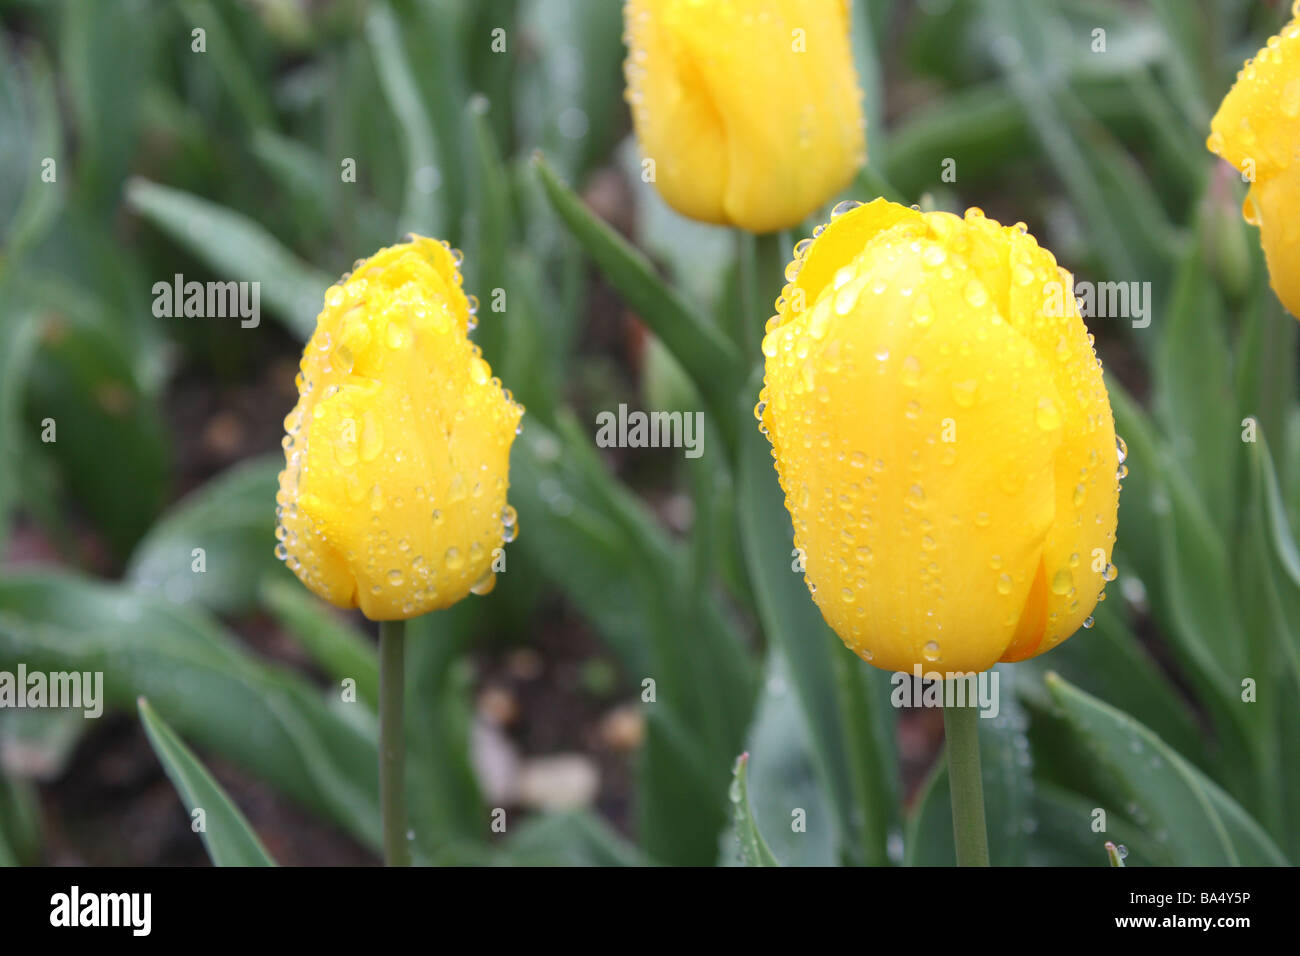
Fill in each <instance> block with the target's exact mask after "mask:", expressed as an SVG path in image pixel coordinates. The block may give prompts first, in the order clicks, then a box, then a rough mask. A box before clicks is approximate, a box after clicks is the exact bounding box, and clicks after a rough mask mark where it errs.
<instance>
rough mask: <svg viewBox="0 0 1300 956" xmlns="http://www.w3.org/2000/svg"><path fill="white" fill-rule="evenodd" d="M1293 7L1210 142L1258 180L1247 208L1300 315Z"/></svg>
mask: <svg viewBox="0 0 1300 956" xmlns="http://www.w3.org/2000/svg"><path fill="white" fill-rule="evenodd" d="M1293 14H1295V16H1296V19H1293V20H1292V21H1291V22H1290V23H1288V24H1287V25H1286V26H1285V27H1284V28H1283V30H1282V32H1281V33H1280V34H1278V35H1277V36H1275V37H1272V38H1271V39H1270V40H1269V41H1268V43H1267V45H1266V46H1265V47H1264V48H1263V49H1262V50H1260V51H1259V53H1257V54H1256V55H1255V58H1254V59H1252V60H1247V61H1246V64H1245V66H1243V67H1242V69H1241V71H1240V72H1239V73H1238V74H1237V82H1236V83H1234V84H1233V86H1232V89H1231V90H1229V91H1228V95H1227V96H1225V97H1224V98H1223V102H1222V103H1221V104H1219V111H1218V112H1217V113H1215V114H1214V119H1213V120H1212V121H1211V123H1210V136H1209V139H1207V140H1206V143H1205V145H1206V146H1207V147H1208V148H1209V150H1210V152H1212V153H1215V154H1217V155H1219V156H1221V157H1223V158H1224V159H1226V160H1227V161H1228V162H1229V163H1231V164H1232V165H1233V166H1234V167H1236V169H1237V171H1238V172H1239V173H1240V174H1241V175H1242V178H1243V179H1244V180H1245V181H1246V182H1248V183H1250V188H1249V191H1248V192H1247V193H1246V201H1245V203H1244V204H1243V205H1242V214H1243V215H1244V216H1245V219H1246V221H1247V222H1248V223H1250V224H1251V225H1255V226H1259V235H1260V243H1261V244H1262V245H1263V247H1264V258H1265V259H1267V260H1268V273H1269V278H1270V281H1271V283H1272V286H1273V291H1274V292H1276V293H1277V297H1278V298H1279V299H1281V300H1282V304H1283V305H1285V306H1286V308H1287V310H1288V311H1290V312H1291V314H1292V315H1296V316H1300V229H1297V228H1296V226H1295V220H1296V215H1297V210H1300V163H1297V162H1296V146H1295V144H1296V137H1297V134H1300V3H1297V4H1296V6H1295V7H1294V8H1293Z"/></svg>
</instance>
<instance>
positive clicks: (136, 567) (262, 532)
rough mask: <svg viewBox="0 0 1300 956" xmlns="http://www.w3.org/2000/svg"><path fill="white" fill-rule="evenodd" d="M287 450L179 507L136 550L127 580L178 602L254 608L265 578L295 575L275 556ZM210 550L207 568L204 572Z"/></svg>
mask: <svg viewBox="0 0 1300 956" xmlns="http://www.w3.org/2000/svg"><path fill="white" fill-rule="evenodd" d="M283 467H284V458H283V456H281V455H267V456H265V457H262V458H254V459H251V460H248V461H244V462H241V463H240V464H238V465H236V466H235V467H233V468H231V469H230V470H229V471H226V472H224V473H222V474H220V475H218V476H217V477H216V478H214V479H212V480H211V481H209V482H208V483H207V484H205V485H202V486H201V487H200V488H198V489H197V490H195V491H194V492H192V493H191V494H189V495H188V496H186V497H185V498H184V499H182V500H181V501H180V502H179V503H178V504H176V505H174V506H173V507H172V508H171V510H170V511H168V512H167V514H166V515H164V516H163V517H162V519H161V520H159V521H158V522H157V523H156V524H155V525H154V526H153V527H152V528H150V529H149V533H148V534H147V535H146V536H145V537H144V539H143V540H142V541H141V542H140V544H139V545H138V546H137V547H136V549H135V551H134V553H133V554H132V555H131V560H130V563H129V564H128V566H127V570H126V579H127V581H128V582H129V583H131V584H132V585H134V586H135V587H137V588H139V589H140V590H141V591H144V592H146V593H150V594H158V595H159V596H161V597H163V598H165V599H167V600H168V601H171V602H173V603H175V604H188V603H191V602H193V603H196V604H201V605H204V606H205V607H207V608H209V609H211V610H213V611H219V612H238V611H247V610H248V609H250V608H252V607H253V606H254V605H255V604H256V603H257V593H258V588H259V587H260V585H261V582H262V579H263V578H264V577H265V576H267V575H268V574H270V575H276V576H277V577H280V578H281V579H282V580H285V581H288V580H289V575H288V574H287V573H286V572H285V571H284V570H282V569H281V567H280V562H279V561H277V560H276V558H275V553H274V549H275V534H274V532H275V495H276V490H277V488H278V481H277V479H278V476H279V472H280V470H281V469H282V468H283ZM200 548H201V549H202V551H203V554H202V565H201V567H202V568H203V570H202V571H198V570H196V566H198V565H196V562H198V561H199V556H197V555H195V554H194V551H195V550H196V549H200Z"/></svg>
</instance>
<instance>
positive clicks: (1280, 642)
mask: <svg viewBox="0 0 1300 956" xmlns="http://www.w3.org/2000/svg"><path fill="white" fill-rule="evenodd" d="M1250 464H1251V472H1252V478H1253V481H1254V487H1255V497H1254V504H1255V506H1254V509H1253V512H1252V514H1251V516H1250V520H1252V521H1254V522H1255V523H1256V525H1257V526H1258V527H1259V528H1260V529H1262V531H1263V540H1264V542H1266V544H1267V546H1268V549H1269V557H1270V558H1271V561H1269V562H1268V563H1267V564H1265V566H1264V567H1263V568H1262V569H1261V571H1262V572H1263V573H1264V574H1267V575H1269V576H1270V577H1271V578H1272V583H1273V587H1274V588H1275V589H1276V592H1275V597H1274V599H1275V601H1276V602H1277V604H1276V605H1275V606H1274V607H1273V608H1271V610H1272V612H1273V613H1272V614H1271V624H1272V627H1271V632H1272V634H1271V642H1272V645H1273V646H1274V647H1277V648H1281V654H1280V656H1281V657H1282V658H1283V659H1285V660H1286V661H1287V662H1288V663H1289V664H1290V665H1291V667H1292V669H1293V672H1294V674H1295V677H1296V680H1298V681H1300V631H1298V630H1297V627H1296V621H1297V619H1300V548H1298V547H1297V546H1296V541H1295V535H1294V532H1293V531H1292V529H1291V521H1290V519H1289V518H1288V517H1287V512H1286V504H1285V502H1284V501H1283V500H1282V492H1281V489H1280V488H1279V485H1278V479H1277V471H1276V470H1275V469H1274V467H1273V457H1272V455H1271V454H1270V453H1269V447H1268V444H1267V442H1266V441H1265V440H1264V439H1262V438H1261V439H1260V440H1259V441H1258V442H1256V443H1255V444H1254V447H1253V448H1252V449H1251V452H1250ZM1260 663H1265V664H1266V663H1271V662H1260Z"/></svg>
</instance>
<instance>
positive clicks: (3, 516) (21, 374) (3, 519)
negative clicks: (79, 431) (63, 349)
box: [0, 313, 40, 554]
mask: <svg viewBox="0 0 1300 956" xmlns="http://www.w3.org/2000/svg"><path fill="white" fill-rule="evenodd" d="M39 330H40V324H39V322H38V321H37V318H36V315H35V314H33V313H26V314H19V315H12V316H10V317H9V318H8V319H6V321H5V322H3V323H0V554H3V553H4V549H5V546H6V544H7V543H8V539H9V522H10V520H11V519H12V517H13V510H14V508H15V507H16V506H17V505H18V503H19V501H20V498H21V474H20V472H19V463H20V462H21V461H22V457H23V445H24V443H25V442H24V439H25V435H24V430H23V397H24V394H25V390H24V387H25V386H26V384H27V373H28V369H29V368H30V367H31V363H32V359H33V358H34V356H35V355H36V347H37V342H38V333H39Z"/></svg>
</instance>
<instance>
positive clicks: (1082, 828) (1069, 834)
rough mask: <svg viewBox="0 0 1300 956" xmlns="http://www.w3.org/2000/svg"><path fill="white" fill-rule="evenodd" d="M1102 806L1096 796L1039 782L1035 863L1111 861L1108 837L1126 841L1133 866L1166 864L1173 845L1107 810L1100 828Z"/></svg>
mask: <svg viewBox="0 0 1300 956" xmlns="http://www.w3.org/2000/svg"><path fill="white" fill-rule="evenodd" d="M1098 809H1102V810H1104V809H1105V808H1104V807H1098V806H1096V804H1095V802H1094V801H1092V800H1088V799H1085V798H1083V797H1080V796H1078V795H1077V794H1073V793H1070V792H1069V791H1068V790H1062V789H1060V788H1059V787H1053V786H1051V785H1050V784H1041V783H1040V784H1037V785H1036V786H1035V788H1034V811H1033V817H1034V819H1035V820H1037V821H1038V828H1037V829H1036V830H1035V832H1034V835H1033V837H1032V838H1031V839H1030V843H1029V856H1028V858H1027V860H1026V862H1027V863H1028V864H1029V865H1030V866H1106V865H1108V864H1107V857H1106V849H1105V844H1106V842H1107V841H1110V842H1112V843H1116V844H1118V845H1119V846H1122V847H1124V849H1125V850H1126V851H1127V854H1128V855H1127V856H1125V857H1124V859H1125V861H1126V865H1128V866H1167V865H1168V864H1169V856H1168V851H1167V849H1166V848H1165V847H1163V846H1161V845H1159V844H1158V843H1156V841H1155V840H1153V839H1152V838H1151V837H1149V836H1147V835H1146V834H1145V833H1143V832H1142V831H1141V830H1140V829H1138V827H1137V826H1136V825H1134V824H1133V823H1131V822H1129V821H1128V820H1126V819H1124V818H1123V817H1122V816H1120V815H1119V814H1115V813H1108V814H1106V818H1105V829H1104V830H1101V831H1098V830H1094V829H1093V828H1094V827H1096V826H1097V825H1098V821H1099V818H1098V817H1097V815H1096V811H1097V810H1098Z"/></svg>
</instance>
